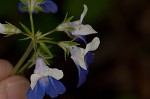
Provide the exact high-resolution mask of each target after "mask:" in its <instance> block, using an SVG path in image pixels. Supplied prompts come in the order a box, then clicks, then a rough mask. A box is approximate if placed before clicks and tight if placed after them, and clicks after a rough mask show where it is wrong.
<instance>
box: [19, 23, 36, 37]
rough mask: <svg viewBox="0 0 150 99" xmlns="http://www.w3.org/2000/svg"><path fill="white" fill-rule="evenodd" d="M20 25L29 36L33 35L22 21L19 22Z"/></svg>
mask: <svg viewBox="0 0 150 99" xmlns="http://www.w3.org/2000/svg"><path fill="white" fill-rule="evenodd" d="M20 25H21V26H22V28H23V29H24V30H25V31H26V32H27V33H28V34H29V35H30V36H32V35H33V34H32V32H31V31H30V30H29V29H28V28H27V27H26V26H25V25H24V24H22V23H21V22H20Z"/></svg>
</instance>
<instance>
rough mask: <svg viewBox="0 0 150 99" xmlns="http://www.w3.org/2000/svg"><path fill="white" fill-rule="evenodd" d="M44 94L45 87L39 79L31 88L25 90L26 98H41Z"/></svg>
mask: <svg viewBox="0 0 150 99" xmlns="http://www.w3.org/2000/svg"><path fill="white" fill-rule="evenodd" d="M44 95H45V87H44V86H43V85H41V84H40V83H39V81H38V82H37V84H36V86H35V87H34V89H33V90H32V89H31V88H29V90H28V92H27V97H28V99H43V97H44Z"/></svg>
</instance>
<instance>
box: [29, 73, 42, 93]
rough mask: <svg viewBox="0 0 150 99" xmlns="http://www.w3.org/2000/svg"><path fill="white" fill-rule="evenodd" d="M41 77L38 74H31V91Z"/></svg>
mask: <svg viewBox="0 0 150 99" xmlns="http://www.w3.org/2000/svg"><path fill="white" fill-rule="evenodd" d="M41 77H42V75H39V74H32V75H31V78H30V79H31V88H32V90H33V89H34V87H35V85H36V83H37V81H38V80H39V79H40V78H41Z"/></svg>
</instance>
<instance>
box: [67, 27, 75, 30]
mask: <svg viewBox="0 0 150 99" xmlns="http://www.w3.org/2000/svg"><path fill="white" fill-rule="evenodd" d="M66 29H67V30H69V31H72V30H75V29H74V28H73V27H71V26H67V27H66Z"/></svg>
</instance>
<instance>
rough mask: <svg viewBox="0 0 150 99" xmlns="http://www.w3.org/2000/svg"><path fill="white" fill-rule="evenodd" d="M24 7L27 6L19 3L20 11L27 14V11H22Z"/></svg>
mask: <svg viewBox="0 0 150 99" xmlns="http://www.w3.org/2000/svg"><path fill="white" fill-rule="evenodd" d="M24 7H25V5H24V4H23V3H21V2H19V4H18V9H19V11H20V12H27V11H26V10H22V9H23V8H24Z"/></svg>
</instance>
